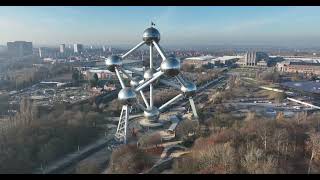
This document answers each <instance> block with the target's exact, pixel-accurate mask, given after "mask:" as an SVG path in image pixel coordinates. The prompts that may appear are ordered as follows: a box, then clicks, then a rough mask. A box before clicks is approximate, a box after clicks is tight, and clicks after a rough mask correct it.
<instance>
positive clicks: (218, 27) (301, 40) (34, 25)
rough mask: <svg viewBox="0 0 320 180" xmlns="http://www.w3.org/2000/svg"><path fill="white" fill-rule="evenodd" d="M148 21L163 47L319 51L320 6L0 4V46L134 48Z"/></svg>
mask: <svg viewBox="0 0 320 180" xmlns="http://www.w3.org/2000/svg"><path fill="white" fill-rule="evenodd" d="M151 21H153V22H154V23H155V24H156V28H157V29H158V30H159V31H160V33H161V41H160V43H163V44H166V45H178V46H184V47H192V46H199V45H228V44H231V45H253V44H259V45H274V46H319V47H320V7H308V6H300V7H295V6H278V7H277V6H270V7H268V6H247V7H246V6H216V7H208V6H194V7H192V6H178V7H175V6H131V7H125V6H102V7H101V6H87V7H86V6H50V7H49V6H47V7H41V6H35V7H23V6H20V7H14V6H13V7H11V6H7V7H6V6H2V7H0V44H2V45H5V44H6V42H8V41H15V40H25V41H32V42H33V44H35V45H58V44H61V43H65V44H73V43H83V44H85V45H134V44H137V43H139V42H140V41H141V40H142V33H143V31H144V29H146V28H147V27H149V26H150V22H151Z"/></svg>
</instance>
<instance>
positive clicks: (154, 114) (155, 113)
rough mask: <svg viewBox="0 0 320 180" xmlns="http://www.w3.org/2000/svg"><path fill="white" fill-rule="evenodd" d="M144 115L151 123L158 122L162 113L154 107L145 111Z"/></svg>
mask: <svg viewBox="0 0 320 180" xmlns="http://www.w3.org/2000/svg"><path fill="white" fill-rule="evenodd" d="M143 115H144V117H145V118H146V119H148V120H149V121H157V120H158V119H159V116H160V112H159V110H158V108H156V107H153V108H152V109H147V111H144V112H143Z"/></svg>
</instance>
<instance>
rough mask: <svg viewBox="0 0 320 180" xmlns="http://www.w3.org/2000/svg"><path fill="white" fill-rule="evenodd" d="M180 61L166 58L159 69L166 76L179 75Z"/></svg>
mask: <svg viewBox="0 0 320 180" xmlns="http://www.w3.org/2000/svg"><path fill="white" fill-rule="evenodd" d="M180 68H181V66H180V60H179V59H177V58H175V57H168V58H167V59H166V60H164V61H163V62H162V63H161V66H160V69H161V71H162V72H164V73H165V74H166V75H167V76H171V77H174V76H176V75H178V74H179V73H180Z"/></svg>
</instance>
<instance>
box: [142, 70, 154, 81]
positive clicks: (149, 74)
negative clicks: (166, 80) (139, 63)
mask: <svg viewBox="0 0 320 180" xmlns="http://www.w3.org/2000/svg"><path fill="white" fill-rule="evenodd" d="M153 73H154V69H148V70H146V71H145V72H144V74H143V78H144V79H145V80H149V79H151V78H152V77H153Z"/></svg>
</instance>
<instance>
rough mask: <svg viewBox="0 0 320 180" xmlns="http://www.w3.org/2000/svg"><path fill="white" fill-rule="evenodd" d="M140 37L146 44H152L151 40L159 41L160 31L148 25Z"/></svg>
mask: <svg viewBox="0 0 320 180" xmlns="http://www.w3.org/2000/svg"><path fill="white" fill-rule="evenodd" d="M142 39H143V41H144V42H145V43H146V44H147V45H150V44H152V41H155V42H156V43H159V41H160V33H159V31H158V30H157V29H156V28H154V27H150V28H148V29H146V30H145V31H144V32H143V35H142Z"/></svg>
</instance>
